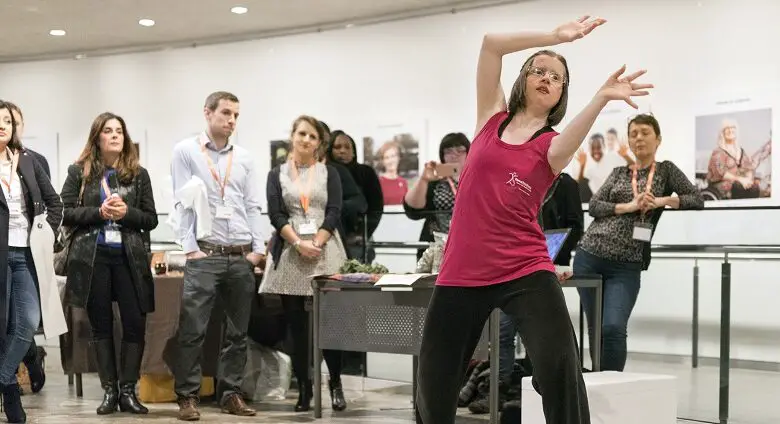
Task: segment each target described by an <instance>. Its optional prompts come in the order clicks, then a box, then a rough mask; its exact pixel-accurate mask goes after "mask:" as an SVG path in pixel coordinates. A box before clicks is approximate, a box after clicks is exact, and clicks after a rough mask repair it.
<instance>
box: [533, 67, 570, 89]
mask: <svg viewBox="0 0 780 424" xmlns="http://www.w3.org/2000/svg"><path fill="white" fill-rule="evenodd" d="M528 73H529V74H531V75H534V76H536V77H539V78H544V76H545V75H549V77H550V81H551V82H552V83H553V84H556V85H563V84H565V83H566V77H564V76H562V75H561V74H559V73H557V72H555V71H550V70H547V69H544V68H537V67H536V66H531V67H530V68H528Z"/></svg>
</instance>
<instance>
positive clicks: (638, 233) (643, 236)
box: [634, 222, 653, 242]
mask: <svg viewBox="0 0 780 424" xmlns="http://www.w3.org/2000/svg"><path fill="white" fill-rule="evenodd" d="M652 238H653V224H649V223H644V222H638V223H636V224H634V240H639V241H647V242H649V241H650V239H652Z"/></svg>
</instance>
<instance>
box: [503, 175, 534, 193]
mask: <svg viewBox="0 0 780 424" xmlns="http://www.w3.org/2000/svg"><path fill="white" fill-rule="evenodd" d="M505 184H506V185H508V186H510V187H514V188H515V189H516V190H517V191H520V192H522V193H523V194H525V195H526V196H530V195H531V186H530V185H528V183H526V182H525V181H523V180H521V179H520V178H517V172H510V173H509V180H507V182H506V183H505Z"/></svg>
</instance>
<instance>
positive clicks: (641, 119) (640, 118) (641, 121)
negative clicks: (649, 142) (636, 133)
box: [626, 113, 661, 137]
mask: <svg viewBox="0 0 780 424" xmlns="http://www.w3.org/2000/svg"><path fill="white" fill-rule="evenodd" d="M631 124H637V125H649V126H651V127H653V131H655V136H656V137H661V125H660V124H659V123H658V120H657V119H655V116H653V115H650V114H647V113H642V114H639V115H637V116H635V117H633V118H631V120H630V121H628V127H627V128H626V131H628V130H630V129H631Z"/></svg>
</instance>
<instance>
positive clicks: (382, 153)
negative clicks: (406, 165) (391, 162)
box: [356, 140, 403, 172]
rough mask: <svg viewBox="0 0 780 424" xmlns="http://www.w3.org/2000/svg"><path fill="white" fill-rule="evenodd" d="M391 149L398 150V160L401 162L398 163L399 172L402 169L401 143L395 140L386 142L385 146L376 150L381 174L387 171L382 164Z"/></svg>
mask: <svg viewBox="0 0 780 424" xmlns="http://www.w3.org/2000/svg"><path fill="white" fill-rule="evenodd" d="M390 149H396V150H397V151H398V160H399V162H398V169H399V170H400V169H401V162H400V160H401V157H402V156H403V149H402V148H401V143H399V142H397V141H395V140H390V141H386V142H385V143H384V144H382V145H381V146H380V147H379V148H378V149H377V150H376V158H377V161H378V162H379V163H378V164H377V167H378V168H379V169H378V170H379V171H380V172H384V171H385V165H384V164H382V159H384V157H385V153H387V151H388V150H390ZM356 154H357V153H356Z"/></svg>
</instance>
